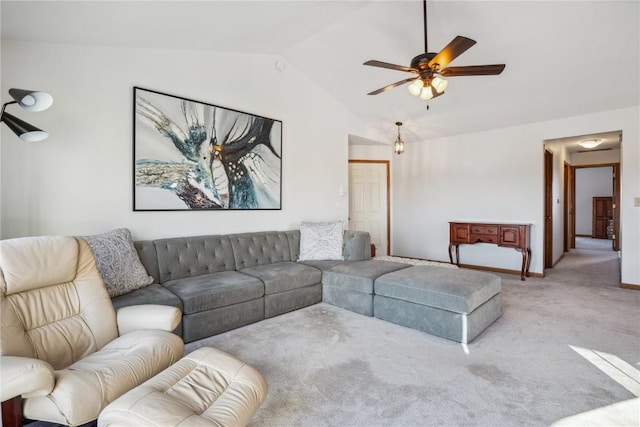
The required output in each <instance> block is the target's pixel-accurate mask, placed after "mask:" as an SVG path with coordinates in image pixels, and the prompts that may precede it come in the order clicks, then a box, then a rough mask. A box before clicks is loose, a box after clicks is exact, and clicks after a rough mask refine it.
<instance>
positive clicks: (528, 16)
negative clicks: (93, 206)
mask: <svg viewBox="0 0 640 427" xmlns="http://www.w3.org/2000/svg"><path fill="white" fill-rule="evenodd" d="M0 7H1V19H2V39H3V40H4V39H7V40H30V41H43V42H55V43H75V44H95V45H109V46H132V47H152V48H164V49H189V50H204V51H207V50H209V51H225V52H238V53H257V54H271V55H276V56H278V57H280V58H281V60H282V62H283V63H284V64H285V65H286V66H287V67H295V69H298V70H299V71H301V72H302V73H304V74H306V75H307V76H308V77H309V78H310V79H311V80H313V81H314V82H315V83H316V84H317V85H318V86H320V87H321V88H323V89H324V90H326V91H327V92H328V93H330V94H331V95H332V96H333V97H335V98H336V99H337V100H338V101H339V102H340V103H341V104H343V105H344V106H345V107H346V108H347V109H349V110H350V111H352V112H353V113H354V115H356V116H357V117H359V118H360V119H362V120H363V121H365V122H367V123H369V124H370V125H371V126H372V127H374V128H375V129H377V130H378V131H379V132H378V133H379V135H381V137H384V135H387V134H388V135H389V136H388V138H389V139H392V138H393V136H394V135H395V132H396V127H395V125H394V123H395V122H396V121H398V120H400V121H403V122H404V123H405V126H404V128H403V132H404V133H403V135H404V136H405V137H406V139H409V140H412V139H413V140H423V139H427V138H433V137H438V136H445V135H456V134H463V133H470V132H476V131H481V130H486V129H494V128H502V127H509V126H515V125H520V124H525V123H531V122H540V121H545V120H552V119H557V118H562V117H569V116H575V115H581V114H588V113H594V112H600V111H605V110H610V109H616V108H623V107H628V106H634V105H638V104H639V103H640V78H639V77H638V76H639V75H640V18H639V17H640V2H638V1H608V0H602V1H429V2H428V37H429V50H430V51H432V52H437V51H439V50H440V49H442V48H443V47H444V46H445V45H446V44H447V43H448V42H449V41H451V40H452V39H453V38H454V37H455V36H457V35H462V36H466V37H469V38H471V39H474V40H476V41H477V44H476V45H475V46H473V47H472V48H471V49H469V50H468V51H467V52H465V53H464V54H462V55H461V56H460V57H459V58H457V59H456V60H454V61H453V62H452V63H451V65H452V66H464V65H482V64H495V63H504V64H506V68H505V70H504V72H503V73H502V74H501V75H499V76H477V77H453V78H450V79H449V87H448V89H447V91H446V93H445V94H444V95H443V96H441V97H438V98H437V99H433V100H431V101H429V102H428V103H427V102H426V101H423V100H420V99H419V98H416V97H414V96H411V95H410V94H409V93H408V91H407V89H406V86H401V87H398V88H395V89H393V90H390V91H388V92H384V93H382V94H380V95H376V96H367V95H366V94H367V93H368V92H370V91H372V90H374V89H378V88H380V87H382V86H385V85H387V84H390V83H393V82H396V81H399V80H402V79H404V78H407V77H411V76H412V75H411V74H408V73H403V72H399V71H394V70H388V69H381V68H373V67H366V66H363V65H362V64H363V62H365V61H367V60H369V59H377V60H381V61H385V62H391V63H395V64H400V65H407V66H408V65H409V63H410V61H411V59H412V58H413V57H414V56H416V55H418V54H421V53H424V35H423V16H422V2H421V1H419V0H412V1H392V0H389V1H358V0H354V1H107V2H105V1H6V0H3V1H2V2H1V6H0ZM427 104H428V105H429V109H428V110H427V108H426V106H427Z"/></svg>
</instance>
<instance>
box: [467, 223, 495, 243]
mask: <svg viewBox="0 0 640 427" xmlns="http://www.w3.org/2000/svg"><path fill="white" fill-rule="evenodd" d="M471 234H493V235H495V236H497V235H498V227H496V226H495V225H475V224H474V225H472V226H471ZM494 243H495V240H494Z"/></svg>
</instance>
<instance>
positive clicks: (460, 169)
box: [392, 106, 640, 284]
mask: <svg viewBox="0 0 640 427" xmlns="http://www.w3.org/2000/svg"><path fill="white" fill-rule="evenodd" d="M612 129H622V130H623V143H622V150H621V152H622V156H621V172H622V179H621V201H620V204H621V209H620V223H621V227H622V230H623V233H624V234H623V238H622V248H621V250H622V265H621V270H622V282H623V283H627V284H640V264H639V263H638V262H637V260H638V259H640V208H637V207H634V206H633V198H634V197H638V196H639V195H640V172H639V170H640V150H639V147H640V142H639V139H640V109H639V108H638V107H637V106H636V107H631V108H624V109H619V110H613V111H605V112H602V113H597V114H590V115H584V116H577V117H569V118H564V119H558V120H553V121H547V122H540V123H533V124H528V125H523V126H517V127H512V128H506V129H495V130H491V131H487V132H479V133H474V134H468V135H460V136H454V137H448V138H439V139H435V140H429V141H422V142H419V143H412V144H407V145H406V146H405V153H404V154H403V155H400V156H396V157H394V159H393V164H392V175H393V181H392V182H393V183H392V194H393V197H394V203H393V209H392V218H393V220H392V241H393V246H392V247H393V253H394V254H395V255H405V256H414V257H421V258H428V259H434V260H448V254H447V247H448V243H449V228H448V222H449V221H456V220H477V221H491V222H494V221H495V222H500V221H518V222H520V221H521V222H528V223H531V224H532V236H531V237H532V243H531V248H532V251H533V256H532V264H531V271H532V272H536V273H542V272H543V257H542V250H543V225H544V221H543V214H544V212H543V206H544V204H543V197H544V156H543V141H544V140H548V139H555V138H562V137H567V136H572V135H585V134H590V133H599V132H605V131H610V130H612ZM559 192H560V187H558V188H555V187H554V198H555V199H557V198H558V197H560V196H557V195H556V194H560V193H559ZM554 206H558V211H559V212H560V211H561V208H560V206H562V203H560V204H558V205H555V204H554ZM554 216H556V215H555V214H554ZM561 236H562V234H560V235H559V238H557V239H554V240H558V241H559V244H561ZM554 247H555V245H554ZM555 252H556V251H555V250H554V255H555ZM460 253H461V261H462V262H463V263H465V264H474V265H484V266H491V267H497V268H505V269H513V270H518V269H519V262H520V261H521V256H520V254H519V253H518V252H516V251H513V250H509V249H504V248H498V247H496V246H493V245H485V244H477V245H466V246H462V247H461V248H460Z"/></svg>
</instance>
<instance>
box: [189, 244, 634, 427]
mask: <svg viewBox="0 0 640 427" xmlns="http://www.w3.org/2000/svg"><path fill="white" fill-rule="evenodd" d="M584 252H587V253H586V254H585V253H584ZM594 252H595V253H596V254H599V256H595V258H594V255H593V254H592V253H594ZM587 259H588V261H585V260H587ZM618 270H619V269H618V258H617V254H616V253H615V252H611V253H608V252H602V251H587V250H575V251H571V252H570V253H569V254H565V257H564V258H563V260H562V261H561V262H560V263H559V264H558V265H557V266H556V267H555V268H554V269H551V270H548V271H547V277H545V278H544V279H535V278H529V279H527V281H525V282H522V281H520V280H519V277H516V276H511V275H502V278H503V292H502V295H503V315H502V317H501V318H500V319H498V320H497V321H496V322H495V323H494V324H493V325H491V326H490V327H489V328H488V329H487V330H486V331H485V332H484V333H483V334H481V335H480V336H479V337H478V338H476V339H475V340H474V341H473V342H472V343H471V344H469V345H468V346H464V345H461V344H459V343H455V342H452V341H448V340H445V339H441V338H437V337H434V336H430V335H427V334H424V333H421V332H418V331H414V330H411V329H408V328H404V327H402V326H398V325H394V324H391V323H388V322H385V321H382V320H378V319H375V318H369V317H365V316H361V315H358V314H355V313H352V312H349V311H346V310H342V309H340V308H337V307H333V306H331V305H327V304H317V305H314V306H311V307H307V308H304V309H302V310H297V311H295V312H292V313H288V314H285V315H282V316H278V317H275V318H272V319H267V320H264V321H262V322H259V323H256V324H253V325H249V326H246V327H243V328H240V329H236V330H234V331H230V332H227V333H225V334H221V335H217V336H214V337H210V338H207V339H204V340H201V341H198V342H195V343H190V344H188V345H187V351H193V350H194V349H196V348H198V347H200V346H203V345H208V346H214V347H217V348H220V349H222V350H224V351H227V352H229V353H231V354H233V355H235V356H237V357H239V358H241V359H243V360H245V361H246V362H248V363H250V364H252V365H253V366H255V367H256V368H258V369H259V370H260V371H261V372H262V373H263V374H264V376H265V378H266V379H267V382H268V384H269V394H268V397H267V400H266V401H265V403H264V404H263V406H262V407H261V408H260V409H259V411H258V412H257V413H256V415H255V416H254V418H253V420H252V423H251V425H252V426H425V425H446V426H453V425H458V426H538V425H540V426H542V425H549V424H551V423H553V422H554V421H556V420H558V419H560V418H563V417H566V416H568V415H572V414H576V413H580V412H584V411H587V410H590V409H594V408H598V407H601V406H605V405H609V404H611V403H614V402H619V401H623V400H627V399H631V398H633V397H635V395H634V393H633V392H632V391H630V390H629V389H628V388H625V387H623V386H622V385H621V384H620V383H619V382H618V381H616V380H615V379H613V378H612V377H611V376H609V375H607V374H605V373H604V372H603V371H602V370H601V369H599V368H598V367H596V366H595V365H594V364H593V363H591V362H589V361H588V360H587V359H586V358H585V357H583V356H582V355H581V354H580V353H588V352H589V351H590V350H593V351H598V352H603V353H606V354H608V355H604V356H603V357H605V358H606V359H608V360H610V361H614V362H615V363H613V365H615V366H617V367H618V368H613V371H618V373H620V372H622V371H625V372H626V376H627V378H626V379H627V383H629V382H630V383H631V384H632V386H633V384H634V383H635V384H636V385H638V386H640V375H637V374H638V371H637V369H638V368H640V365H639V361H640V328H639V326H638V325H640V292H638V291H633V290H626V289H620V288H618V287H617V284H619V276H616V274H618V273H617V271H618ZM601 354H602V353H601ZM620 367H622V368H620ZM610 370H611V369H610ZM614 373H615V372H614ZM614 376H615V375H614ZM631 389H632V390H636V393H638V391H637V390H640V388H637V389H634V388H633V387H631ZM638 424H639V425H640V415H639V419H638Z"/></svg>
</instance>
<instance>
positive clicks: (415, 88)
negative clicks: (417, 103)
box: [408, 78, 424, 96]
mask: <svg viewBox="0 0 640 427" xmlns="http://www.w3.org/2000/svg"><path fill="white" fill-rule="evenodd" d="M423 86H424V83H423V82H422V80H420V79H419V78H418V79H416V80H415V81H414V82H413V83H411V84H410V85H409V87H408V89H409V93H410V94H411V95H413V96H420V92H422V87H423Z"/></svg>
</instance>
